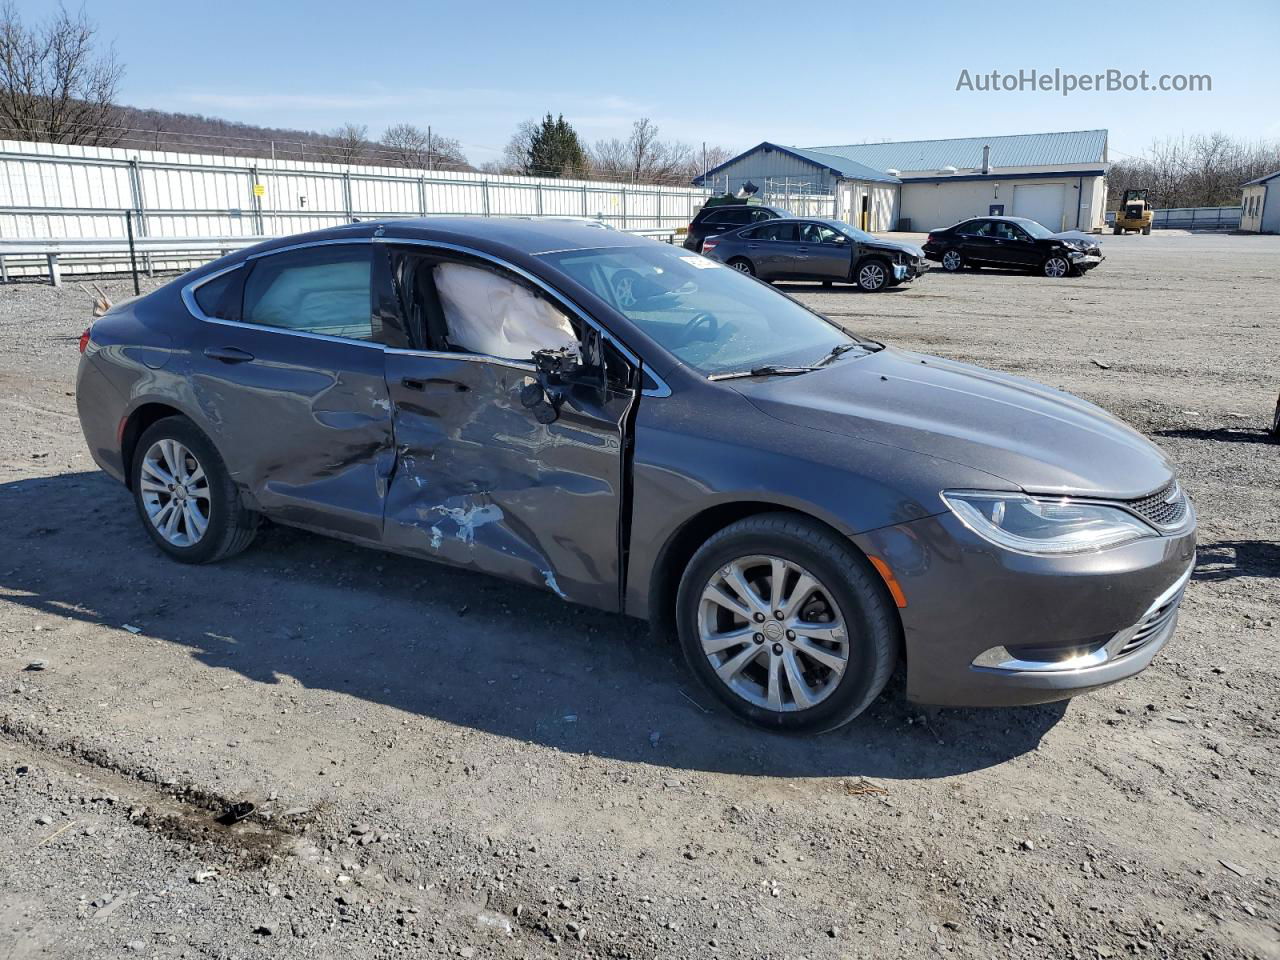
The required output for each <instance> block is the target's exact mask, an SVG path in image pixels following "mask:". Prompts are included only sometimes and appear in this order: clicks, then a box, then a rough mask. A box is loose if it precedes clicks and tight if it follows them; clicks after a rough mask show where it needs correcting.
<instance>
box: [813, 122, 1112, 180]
mask: <svg viewBox="0 0 1280 960" xmlns="http://www.w3.org/2000/svg"><path fill="white" fill-rule="evenodd" d="M985 146H989V147H991V165H992V166H993V167H1036V166H1066V165H1071V166H1076V165H1079V164H1088V163H1102V162H1105V160H1106V156H1107V131H1106V130H1073V131H1068V132H1065V133H1019V134H1014V135H1012V136H1003V137H961V138H959V139H956V140H905V141H901V142H898V143H851V144H846V145H844V146H829V147H809V148H807V149H805V150H797V151H796V152H797V153H800V154H807V153H815V154H818V155H827V156H832V157H843V158H845V159H846V160H850V161H853V162H855V163H858V164H862V165H864V166H867V167H871V168H872V169H874V170H900V171H908V170H911V171H924V170H928V171H935V170H941V169H943V168H944V167H956V168H957V169H962V170H963V169H966V168H970V169H972V168H975V167H977V168H980V167H981V166H982V148H983V147H985Z"/></svg>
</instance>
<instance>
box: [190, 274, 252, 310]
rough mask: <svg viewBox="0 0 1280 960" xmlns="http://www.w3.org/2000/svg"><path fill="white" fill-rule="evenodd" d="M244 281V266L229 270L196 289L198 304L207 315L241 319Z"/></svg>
mask: <svg viewBox="0 0 1280 960" xmlns="http://www.w3.org/2000/svg"><path fill="white" fill-rule="evenodd" d="M243 281H244V268H243V267H238V268H236V269H235V270H229V271H227V272H226V273H224V274H223V275H222V276H220V277H214V278H213V279H212V280H210V281H209V282H208V283H202V284H201V285H200V286H199V287H197V288H196V290H195V298H196V306H198V307H199V308H200V312H201V313H203V314H204V315H205V316H206V317H215V318H217V319H218V320H239V319H240V284H241V283H242V282H243Z"/></svg>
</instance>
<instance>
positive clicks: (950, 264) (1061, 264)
mask: <svg viewBox="0 0 1280 960" xmlns="http://www.w3.org/2000/svg"><path fill="white" fill-rule="evenodd" d="M924 253H925V256H927V257H928V258H929V259H930V260H935V261H937V262H938V263H940V264H942V269H944V270H949V271H951V272H952V273H954V272H955V271H957V270H963V269H964V268H965V267H1000V268H1003V269H1008V270H1027V271H1030V272H1032V273H1040V274H1043V275H1044V276H1046V277H1065V276H1080V275H1082V274H1084V273H1086V272H1087V271H1089V270H1092V269H1093V268H1094V267H1096V266H1097V265H1098V264H1100V263H1101V262H1102V261H1103V259H1104V257H1103V255H1102V247H1101V245H1100V244H1099V243H1098V241H1097V240H1096V239H1095V238H1093V237H1091V236H1089V235H1088V234H1085V233H1081V232H1079V231H1078V230H1074V231H1067V232H1065V233H1053V232H1052V231H1051V230H1049V228H1048V227H1045V226H1043V225H1041V224H1039V223H1037V222H1036V221H1034V220H1028V219H1026V218H1025V217H974V218H972V219H970V220H962V221H961V222H960V223H957V224H956V225H955V226H953V227H947V228H946V229H945V230H930V231H929V238H928V239H927V240H925V243H924Z"/></svg>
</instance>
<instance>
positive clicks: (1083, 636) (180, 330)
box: [77, 219, 1195, 731]
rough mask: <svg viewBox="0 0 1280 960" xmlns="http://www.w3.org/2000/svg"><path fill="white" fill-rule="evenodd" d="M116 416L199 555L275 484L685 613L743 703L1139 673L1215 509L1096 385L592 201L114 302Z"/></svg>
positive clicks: (106, 401) (396, 526) (395, 537)
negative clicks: (902, 331) (884, 317)
mask: <svg viewBox="0 0 1280 960" xmlns="http://www.w3.org/2000/svg"><path fill="white" fill-rule="evenodd" d="M82 349H83V357H82V358H81V363H80V370H79V376H78V382H77V405H78V409H79V413H80V419H81V423H82V426H83V429H84V434H85V437H86V439H87V441H88V444H89V448H90V450H91V451H92V453H93V456H94V458H95V460H96V461H97V462H98V463H99V464H100V465H101V466H102V468H103V469H104V470H106V471H107V472H108V473H110V474H112V475H113V476H115V477H117V478H118V479H120V480H121V481H123V483H124V484H125V485H126V486H127V487H128V488H129V489H130V491H131V492H132V495H133V498H134V501H135V504H136V507H137V511H138V514H139V517H140V518H141V522H142V525H143V527H144V529H145V530H146V532H147V534H148V535H149V536H150V537H151V539H152V540H153V541H154V542H155V544H156V545H157V546H158V547H159V548H160V549H161V550H162V551H164V552H165V553H167V554H168V555H170V556H171V557H173V558H174V559H176V560H180V561H184V562H192V563H203V562H208V561H213V560H219V559H222V558H225V557H228V556H230V555H232V554H234V553H236V552H238V551H240V550H243V549H244V548H245V547H247V546H248V545H249V543H250V541H252V540H253V538H254V533H255V530H256V529H257V526H258V524H259V521H260V518H263V517H266V518H270V519H271V520H273V521H275V522H277V523H283V524H290V525H293V526H298V527H302V528H305V529H309V530H314V531H318V532H321V533H325V534H329V535H332V536H336V537H341V538H342V539H344V540H348V541H351V542H353V543H358V544H364V545H367V546H371V547H375V548H379V549H383V550H390V551H395V552H398V553H403V554H406V555H409V556H415V557H426V558H429V559H432V560H438V561H441V562H444V563H450V564H455V565H458V566H463V567H469V568H472V569H475V570H478V571H483V572H487V573H492V574H496V575H499V576H502V577H506V578H509V579H511V580H515V581H519V582H522V583H526V584H529V585H532V586H534V587H536V588H538V589H543V590H549V591H552V592H554V593H556V594H557V595H559V596H560V597H563V598H564V599H565V600H567V601H571V602H574V603H582V604H587V605H590V606H594V607H598V608H601V609H605V610H611V611H620V612H623V613H626V614H629V615H632V616H635V617H641V618H648V619H650V620H651V621H653V622H654V623H655V624H657V625H658V626H659V627H661V628H673V629H674V631H675V633H676V634H677V635H678V637H679V641H680V643H681V645H682V647H683V649H684V653H685V656H686V658H687V660H688V662H689V664H690V667H691V668H692V670H693V672H694V673H695V674H696V675H697V676H698V677H699V678H700V679H701V680H702V681H703V682H704V683H705V684H706V686H707V688H708V689H709V690H710V691H711V692H712V693H713V694H714V695H715V696H716V697H718V698H719V699H720V700H721V701H722V702H723V703H724V704H725V705H726V706H727V707H728V708H729V709H730V710H732V711H733V712H734V713H736V714H737V715H739V716H741V717H743V718H746V719H748V720H751V721H755V722H758V723H761V724H764V725H767V726H770V727H775V728H783V729H790V730H807V731H817V730H825V729H830V728H832V727H836V726H839V725H840V724H842V723H844V722H846V721H848V720H849V719H851V718H852V717H854V716H856V715H857V714H858V713H859V712H860V711H862V710H863V709H865V708H866V706H867V705H868V704H869V703H870V702H871V701H872V700H873V699H874V698H875V696H876V695H877V693H879V691H880V690H881V689H882V688H883V686H884V684H885V682H886V680H887V679H888V677H889V675H890V673H891V672H892V671H893V670H894V668H895V667H896V666H897V665H898V664H899V663H902V662H904V661H905V664H906V690H907V695H908V696H909V697H911V698H912V699H914V700H918V701H924V702H929V703H940V704H968V705H977V704H1021V703H1035V702H1040V701H1045V700H1053V699H1058V698H1061V697H1066V696H1070V695H1072V694H1074V693H1078V692H1081V691H1084V690H1088V689H1090V688H1093V687H1097V686H1100V685H1102V684H1107V683H1111V682H1114V681H1116V680H1119V679H1121V678H1124V677H1128V676H1130V675H1132V674H1135V673H1137V672H1138V671H1140V670H1141V669H1142V668H1143V667H1145V666H1146V665H1147V663H1149V662H1150V661H1151V658H1152V657H1153V656H1154V655H1155V654H1156V652H1157V651H1158V650H1159V649H1160V648H1161V647H1162V646H1163V645H1164V644H1165V643H1166V642H1167V641H1168V639H1169V637H1170V636H1171V635H1172V633H1173V630H1174V624H1175V621H1176V617H1177V608H1178V602H1179V599H1180V598H1181V594H1182V590H1183V587H1184V586H1185V584H1186V582H1187V578H1188V576H1189V574H1190V569H1191V563H1192V558H1193V555H1194V545H1195V532H1194V531H1195V516H1194V513H1193V511H1192V508H1191V506H1190V504H1189V502H1188V500H1187V498H1186V497H1185V496H1184V495H1183V493H1182V491H1181V490H1180V489H1179V487H1178V484H1177V482H1176V480H1175V479H1174V476H1173V471H1172V470H1171V469H1170V466H1169V463H1168V462H1167V461H1166V459H1165V458H1164V457H1163V456H1162V455H1161V453H1160V451H1159V450H1157V449H1156V448H1155V447H1154V446H1152V445H1151V444H1150V443H1148V442H1147V441H1146V440H1145V439H1143V438H1142V437H1141V436H1139V435H1138V434H1137V433H1135V432H1134V431H1133V430H1131V429H1129V428H1128V427H1126V426H1125V425H1123V424H1122V423H1120V422H1119V421H1117V420H1115V419H1113V418H1112V417H1110V416H1109V415H1107V414H1106V413H1104V412H1103V411H1102V410H1100V409H1098V408H1097V407H1095V406H1093V405H1091V404H1089V403H1086V402H1084V401H1082V400H1079V399H1076V398H1075V397H1072V396H1070V395H1068V394H1064V393H1060V392H1059V391H1057V390H1052V389H1049V388H1047V387H1042V386H1038V385H1036V384H1034V383H1030V382H1028V381H1026V380H1021V379H1019V378H1016V377H1012V376H1007V375H1004V374H999V373H992V372H990V371H986V370H982V369H979V368H976V367H971V366H967V365H965V364H961V363H954V362H951V361H946V360H940V359H936V358H933V357H927V356H922V355H919V354H914V353H909V352H905V351H900V350H897V349H894V348H892V347H885V346H882V345H881V344H878V343H875V342H873V341H870V340H865V339H862V338H859V337H857V336H853V335H850V334H848V333H846V332H844V331H842V330H841V329H840V328H838V327H836V326H835V325H833V324H832V323H830V322H829V321H827V320H825V319H823V318H822V317H820V316H818V315H816V314H814V313H812V312H811V311H809V310H807V309H806V308H804V307H803V306H801V305H800V304H798V303H796V302H795V301H793V300H791V299H790V298H788V297H786V296H784V295H781V294H779V293H777V292H776V291H773V290H771V289H769V288H768V287H767V286H765V285H764V284H761V283H758V282H756V281H754V280H752V279H750V278H749V277H746V276H743V275H741V274H739V273H737V272H736V271H733V270H730V269H727V268H725V267H724V266H722V265H721V264H719V263H717V262H716V261H714V260H710V259H707V258H705V257H702V256H699V255H697V254H693V253H690V252H688V251H685V250H682V249H680V248H678V247H671V246H667V245H664V244H660V243H656V242H653V241H649V240H644V239H638V238H636V237H632V236H629V235H627V234H623V233H617V232H613V231H605V230H598V229H592V228H590V227H587V226H583V225H579V224H573V223H564V222H558V223H557V222H538V221H524V220H501V219H492V220H475V219H465V220H463V219H458V220H448V219H440V220H429V221H427V220H424V221H404V222H388V223H385V224H377V223H362V224H357V225H353V226H349V227H341V228H335V229H331V230H326V231H322V232H318V233H312V234H308V235H305V236H300V237H291V238H287V239H282V240H276V241H271V242H269V243H265V244H262V245H260V246H258V247H255V248H252V249H250V250H247V251H244V252H241V253H236V254H233V255H231V256H228V257H224V258H223V259H221V260H218V261H216V262H214V263H211V264H209V265H207V266H205V267H202V268H200V269H198V270H195V271H193V272H192V273H189V274H187V275H186V276H183V277H180V278H178V279H177V280H175V281H173V282H172V283H170V284H168V285H167V286H164V287H162V288H160V289H159V290H157V291H155V292H154V293H151V294H149V295H148V296H145V297H142V298H141V299H138V300H135V301H133V302H131V303H129V304H127V305H122V306H120V307H118V308H116V309H114V310H112V311H110V312H108V313H107V314H106V315H105V316H103V317H102V318H100V319H99V320H97V321H96V322H95V323H94V324H93V326H92V327H91V329H90V330H89V331H87V333H86V336H85V337H84V338H83V339H82Z"/></svg>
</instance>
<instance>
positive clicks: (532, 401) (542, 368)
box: [520, 347, 583, 424]
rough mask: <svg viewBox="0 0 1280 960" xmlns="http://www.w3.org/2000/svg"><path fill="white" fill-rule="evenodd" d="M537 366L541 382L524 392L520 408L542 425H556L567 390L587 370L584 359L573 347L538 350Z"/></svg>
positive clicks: (533, 384) (521, 396) (530, 386)
mask: <svg viewBox="0 0 1280 960" xmlns="http://www.w3.org/2000/svg"><path fill="white" fill-rule="evenodd" d="M533 365H534V368H535V375H536V377H537V379H536V380H535V381H534V382H533V383H530V384H526V385H525V387H524V388H523V389H522V390H521V391H520V404H521V406H523V407H524V408H525V409H527V410H530V411H532V413H533V416H534V419H535V420H537V421H538V422H539V423H543V424H547V423H555V422H556V420H557V419H559V417H560V404H561V403H563V402H564V386H565V384H566V383H568V382H569V381H570V380H572V379H573V378H574V377H575V375H577V374H578V373H580V372H581V371H582V370H583V366H582V358H581V357H580V356H579V355H578V352H577V351H576V350H574V349H573V348H571V347H560V348H559V349H556V350H535V351H534V352H533Z"/></svg>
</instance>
